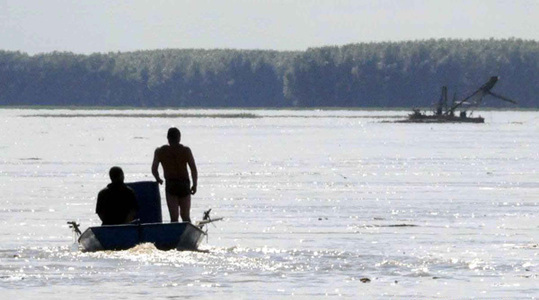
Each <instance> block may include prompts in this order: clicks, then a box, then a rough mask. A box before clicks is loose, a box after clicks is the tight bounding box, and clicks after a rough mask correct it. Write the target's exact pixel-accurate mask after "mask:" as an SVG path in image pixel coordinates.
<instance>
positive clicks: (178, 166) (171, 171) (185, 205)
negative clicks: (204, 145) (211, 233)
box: [152, 127, 198, 222]
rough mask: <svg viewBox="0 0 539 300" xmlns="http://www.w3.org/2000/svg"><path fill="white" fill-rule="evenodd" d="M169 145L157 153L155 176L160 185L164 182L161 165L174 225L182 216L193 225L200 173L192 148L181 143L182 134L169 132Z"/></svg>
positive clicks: (154, 167)
mask: <svg viewBox="0 0 539 300" xmlns="http://www.w3.org/2000/svg"><path fill="white" fill-rule="evenodd" d="M167 139H168V145H163V146H161V147H159V148H157V149H156V150H155V154H154V156H153V163H152V174H153V176H154V177H155V180H156V181H157V182H158V183H159V184H163V180H162V179H161V177H160V176H159V164H161V165H162V166H163V173H164V177H165V191H166V197H167V206H168V211H169V213H170V222H178V207H179V209H180V212H179V215H180V216H181V217H182V220H183V221H184V222H191V217H190V210H191V195H194V194H195V193H196V192H197V180H198V172H197V167H196V164H195V159H194V157H193V153H191V149H189V147H185V146H184V145H182V144H180V140H181V133H180V130H178V128H175V127H172V128H170V129H169V130H168V133H167ZM187 166H189V169H190V170H191V177H192V179H193V185H192V186H191V183H190V181H189V173H188V172H187Z"/></svg>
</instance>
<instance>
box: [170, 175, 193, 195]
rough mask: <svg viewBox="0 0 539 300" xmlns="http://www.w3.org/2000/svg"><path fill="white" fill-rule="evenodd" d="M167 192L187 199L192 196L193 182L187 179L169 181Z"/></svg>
mask: <svg viewBox="0 0 539 300" xmlns="http://www.w3.org/2000/svg"><path fill="white" fill-rule="evenodd" d="M165 191H166V192H167V193H169V194H171V195H173V196H176V197H187V196H189V195H191V182H190V181H189V180H187V179H167V180H166V181H165Z"/></svg>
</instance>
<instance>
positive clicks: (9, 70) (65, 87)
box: [0, 39, 539, 107]
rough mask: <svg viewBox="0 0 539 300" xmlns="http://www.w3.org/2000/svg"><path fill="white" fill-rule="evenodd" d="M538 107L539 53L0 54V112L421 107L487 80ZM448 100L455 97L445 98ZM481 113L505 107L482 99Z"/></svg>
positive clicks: (412, 46)
mask: <svg viewBox="0 0 539 300" xmlns="http://www.w3.org/2000/svg"><path fill="white" fill-rule="evenodd" d="M494 75H497V76H500V81H499V82H498V84H497V86H496V87H495V88H494V89H493V91H495V92H496V93H498V94H502V95H504V96H507V97H509V98H512V99H515V100H517V101H518V102H519V107H538V106H539V101H538V100H536V95H537V94H539V80H538V78H539V43H538V42H536V41H529V40H520V39H505V40H494V39H489V40H453V39H438V40H434V39H433V40H423V41H407V42H384V43H360V44H350V45H345V46H338V47H337V46H332V47H319V48H310V49H307V50H306V51H291V52H283V51H270V50H233V49H223V50H202V49H165V50H149V51H136V52H124V53H122V52H114V53H113V52H111V53H96V54H91V55H80V54H73V53H67V52H52V53H44V54H37V55H28V54H26V53H21V52H14V51H0V105H51V106H132V107H412V106H422V107H427V106H430V105H432V104H433V103H435V102H437V101H438V99H439V97H440V88H441V86H443V85H445V86H447V87H448V88H449V89H450V93H451V97H453V95H455V96H456V97H457V98H458V99H462V98H463V97H465V96H467V93H471V92H473V91H474V90H475V89H477V88H478V87H479V86H481V85H482V84H483V83H485V82H486V81H487V80H488V79H489V77H490V76H494ZM453 93H454V94H453ZM486 100H487V101H486V103H485V106H493V107H500V106H506V105H507V104H506V103H505V102H502V101H500V100H496V99H494V98H492V99H488V98H487V99H486Z"/></svg>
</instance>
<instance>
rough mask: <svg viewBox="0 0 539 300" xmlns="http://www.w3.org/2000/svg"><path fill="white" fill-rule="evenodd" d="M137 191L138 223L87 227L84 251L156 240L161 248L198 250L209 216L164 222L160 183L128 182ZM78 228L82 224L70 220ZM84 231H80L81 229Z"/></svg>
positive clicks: (157, 245) (117, 248)
mask: <svg viewBox="0 0 539 300" xmlns="http://www.w3.org/2000/svg"><path fill="white" fill-rule="evenodd" d="M127 185H128V186H129V187H131V188H132V189H133V190H134V191H135V194H136V197H137V202H138V205H139V213H138V216H137V219H138V221H137V223H130V224H123V225H104V226H95V227H90V228H88V229H86V230H85V231H84V232H83V233H82V234H80V237H79V239H78V242H79V244H80V245H81V246H82V251H88V252H92V251H102V250H126V249H130V248H133V247H135V246H136V245H139V244H143V243H152V244H154V245H155V247H156V248H157V249H160V250H172V249H176V250H198V246H199V245H200V243H201V242H202V240H203V239H204V237H205V236H206V232H205V231H204V230H202V228H203V226H204V225H205V224H207V223H209V222H212V221H216V220H217V219H216V220H210V219H209V211H208V212H207V213H206V214H205V215H206V216H207V217H208V218H206V220H204V221H201V222H199V223H198V224H197V225H193V224H191V223H189V222H179V223H163V217H162V213H161V196H160V194H159V186H158V184H157V183H156V182H153V181H142V182H133V183H127ZM68 224H70V225H71V227H72V228H73V230H74V231H76V232H77V231H78V224H76V223H75V222H68ZM78 232H79V233H80V231H78Z"/></svg>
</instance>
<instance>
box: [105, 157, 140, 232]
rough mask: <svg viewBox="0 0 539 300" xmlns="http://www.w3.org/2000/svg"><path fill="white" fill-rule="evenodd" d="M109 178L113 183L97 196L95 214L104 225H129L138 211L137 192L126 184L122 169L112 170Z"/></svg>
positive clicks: (115, 168)
mask: <svg viewBox="0 0 539 300" xmlns="http://www.w3.org/2000/svg"><path fill="white" fill-rule="evenodd" d="M109 176H110V180H111V181H112V182H111V183H110V184H109V185H107V187H106V188H104V189H102V190H101V191H100V192H99V194H98V195H97V206H96V208H95V212H96V213H97V215H98V216H99V218H100V219H101V221H102V222H103V224H102V225H117V224H126V223H129V222H131V221H133V220H134V219H135V216H136V214H137V211H138V204H137V199H136V197H135V192H134V191H133V190H132V189H131V188H130V187H128V186H127V185H126V184H125V183H124V172H123V170H122V169H121V168H120V167H112V168H110V170H109Z"/></svg>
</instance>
